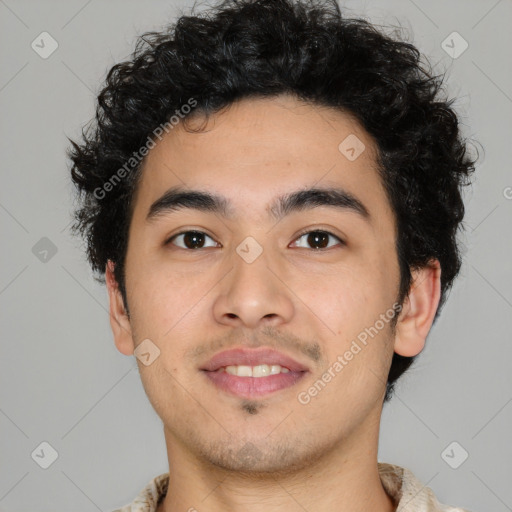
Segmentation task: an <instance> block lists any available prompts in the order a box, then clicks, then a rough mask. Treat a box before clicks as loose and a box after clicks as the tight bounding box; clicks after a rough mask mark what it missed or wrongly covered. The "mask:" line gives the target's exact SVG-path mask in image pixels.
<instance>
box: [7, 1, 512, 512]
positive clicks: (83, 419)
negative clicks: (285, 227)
mask: <svg viewBox="0 0 512 512" xmlns="http://www.w3.org/2000/svg"><path fill="white" fill-rule="evenodd" d="M343 4H344V5H346V7H347V16H359V15H360V16H363V17H367V18H368V19H370V20H371V21H373V22H375V23H378V24H384V25H397V24H398V23H400V24H401V25H403V26H404V27H405V28H406V30H408V31H409V33H410V38H411V41H412V42H414V43H415V44H417V45H418V47H419V48H420V50H422V51H423V52H425V53H426V54H427V55H429V57H430V59H431V61H432V62H433V63H434V64H435V63H439V66H443V67H444V68H446V69H448V78H449V82H448V92H449V93H450V95H455V96H457V97H458V100H457V102H456V104H455V107H456V109H457V110H458V112H459V113H460V115H461V121H462V124H463V130H464V133H465V135H466V136H469V137H472V138H475V139H476V140H478V141H479V142H480V143H481V144H482V145H483V146H484V148H485V154H484V153H482V151H480V152H481V157H480V162H479V167H478V171H477V181H476V183H475V185H474V187H473V188H472V189H471V191H470V192H469V193H468V194H467V205H468V207H467V222H466V226H467V230H466V234H465V236H464V244H465V247H466V259H465V263H464V266H463V268H462V272H461V275H460V277H459V279H458V282H457V284H456V285H455V287H454V289H453V292H452V294H451V296H450V298H449V300H448V303H447V305H446V307H445V309H444V311H443V314H442V316H441V318H440V319H439V321H438V323H437V324H436V325H435V326H434V328H433V330H432V332H431V335H430V337H429V339H428V344H427V347H426V349H425V350H424V352H423V353H422V355H421V356H420V358H419V359H418V361H417V363H416V365H415V366H414V368H413V369H412V370H411V371H410V372H409V373H408V374H407V375H406V376H405V377H403V379H402V380H401V382H400V384H399V385H398V387H397V393H396V395H395V398H394V399H393V401H392V402H391V403H390V404H388V405H387V406H386V407H385V409H384V414H383V421H382V432H381V443H380V453H379V460H382V461H386V462H391V463H395V464H399V465H403V466H406V467H408V468H410V469H411V470H412V471H413V472H414V473H415V474H416V476H417V477H418V478H419V479H420V480H421V481H422V482H423V483H425V484H428V485H429V486H430V487H432V488H433V489H434V491H435V492H436V494H437V495H438V498H439V499H440V501H442V502H446V503H451V504H454V505H459V506H463V507H466V508H469V509H471V510H474V511H482V512H483V511H484V510H485V511H490V510H492V511H494V512H502V511H506V510H512V486H511V485H510V484H511V481H512V462H511V461H512V442H511V436H510V432H511V431H512V429H511V424H512V380H511V370H510V367H511V360H512V344H511V341H512V340H511V334H510V333H511V327H512V266H511V263H510V262H511V261H512V257H511V256H512V242H511V233H512V231H511V220H512V199H510V197H511V196H512V189H510V188H507V187H512V174H511V172H510V160H511V151H510V147H511V144H510V141H509V137H510V128H511V125H510V121H511V118H512V116H511V114H512V83H511V67H510V56H511V48H512V31H511V30H510V25H511V22H512V1H511V0H500V1H496V0H481V1H475V0H473V1H468V0H458V1H453V0H452V1H451V2H445V1H442V0H436V1H430V2H421V3H420V1H419V0H415V1H412V0H393V1H390V0H388V1H386V2H382V1H380V2H379V1H377V0H372V1H366V2H363V1H362V0H357V1H356V0H354V1H348V2H343ZM191 5H192V2H191V1H188V2H183V3H179V2H176V0H172V1H155V0H153V1H151V2H136V1H126V0H125V1H120V0H118V1H100V0H89V1H86V0H72V1H69V0H68V1H64V0H62V1H48V0H46V1H37V2H36V1H28V0H0V39H1V46H0V54H1V70H2V71H1V75H0V112H1V121H0V130H1V133H0V152H1V173H2V175H1V188H0V222H1V237H2V249H3V251H2V254H3V256H2V264H1V266H0V312H1V327H2V337H1V343H2V347H1V359H0V365H1V366H0V378H1V386H0V406H1V407H0V429H1V430H0V432H1V436H0V450H1V452H0V453H1V459H0V460H1V467H0V510H2V511H28V510H30V511H43V510H44V511H50V510H51V511H69V510H75V511H83V512H86V511H91V512H92V511H95V510H104V511H109V510H112V509H113V508H115V507H117V506H120V505H122V504H125V503H128V502H130V501H131V500H132V499H133V498H134V497H135V495H136V494H137V493H138V492H139V491H140V490H141V489H142V488H143V487H144V486H145V485H146V484H147V482H148V481H149V480H151V479H152V478H153V477H155V476H156V475H158V474H160V473H163V472H165V471H167V468H168V466H167V456H166V451H165V443H164V437H163V432H162V428H161V424H160V420H159V418H158V417H157V416H156V414H155V413H154V412H153V409H152V408H151V406H150V404H149V402H148V401H147V398H146V396H145V394H144V391H143V388H142V385H141V383H140V378H139V375H138V372H137V370H136V364H135V360H134V359H133V358H131V357H125V356H123V355H121V354H120V353H119V352H117V350H116V348H115V346H114V344H113V341H112V337H111V332H110V327H109V321H108V314H107V307H108V303H107V294H106V290H105V288H104V287H102V286H100V285H99V284H97V283H96V282H94V281H93V279H92V275H91V271H90V270H89V267H88V265H87V263H86V260H85V256H84V254H83V252H82V249H81V243H80V241H79V240H76V239H72V238H71V236H70V234H69V231H68V224H69V222H70V219H71V217H70V212H71V210H72V207H73V204H72V203H73V195H72V187H71V184H70V178H69V171H68V168H69V163H68V162H67V161H66V158H65V154H64V152H65V149H66V148H67V140H66V136H70V137H71V138H76V137H78V135H79V133H80V127H81V126H82V125H83V124H84V123H86V122H87V121H88V120H89V119H91V117H92V116H93V113H94V110H93V109H94V99H95V95H96V93H97V92H98V90H99V87H100V83H101V81H102V80H103V79H104V77H105V75H106V72H107V71H108V69H109V68H110V67H111V66H112V65H113V64H114V63H115V62H117V61H119V60H124V59H126V58H127V57H128V56H129V53H130V52H131V50H132V47H133V44H134V42H135V37H136V34H139V33H142V32H143V31H146V30H150V29H161V28H163V26H164V25H165V24H166V23H167V22H168V21H170V20H171V19H172V18H173V17H174V16H175V15H176V13H177V12H178V6H179V7H180V8H181V7H186V6H191ZM43 31H47V32H49V33H50V34H51V36H52V37H53V38H54V39H55V40H56V41H57V42H58V45H59V46H58V49H57V50H56V51H55V52H54V53H53V54H52V55H51V56H50V57H49V58H47V59H42V58H41V57H40V56H39V55H38V54H37V53H36V52H35V51H34V50H33V49H32V48H31V43H32V41H34V40H36V42H37V39H36V38H37V37H38V35H39V34H40V33H41V32H43ZM453 31H457V32H458V33H460V34H461V36H462V37H463V38H464V39H465V40H466V41H467V42H468V44H469V47H468V49H467V50H466V51H465V52H464V53H463V54H462V55H460V56H459V57H458V58H456V59H452V57H450V56H449V55H448V54H447V53H446V52H445V51H444V50H443V48H442V47H441V43H442V42H443V41H444V40H445V39H446V38H447V36H448V35H450V34H451V33H452V32H453ZM454 44H457V45H458V44H459V43H454ZM45 47H46V48H48V47H49V46H48V45H47V44H45ZM507 191H508V192H507ZM507 196H508V199H507ZM43 237H46V238H48V239H49V240H50V241H51V243H52V244H54V246H55V249H56V250H57V252H56V253H55V254H52V252H51V247H50V248H49V244H48V241H47V240H43V241H40V240H41V239H42V238H43ZM38 243H39V245H36V244H38ZM34 246H35V249H34ZM44 250H49V252H48V253H44ZM45 259H46V261H45ZM41 260H43V261H41ZM43 441H46V442H48V443H49V444H50V445H51V446H52V447H53V448H54V449H55V450H56V451H57V452H58V455H59V456H58V458H57V460H56V461H55V462H54V463H53V464H52V465H51V466H50V467H49V468H48V469H42V468H41V467H40V466H39V465H38V464H36V462H35V460H34V459H37V458H36V457H35V456H34V459H33V458H32V457H31V454H32V453H33V452H34V450H35V449H36V448H38V447H39V445H40V443H41V442H43ZM453 441H456V442H457V443H459V445H460V446H459V445H457V446H455V449H454V450H453V452H452V451H451V449H449V450H448V453H449V455H450V456H451V457H450V462H451V463H452V465H453V464H455V463H457V462H460V460H461V458H462V455H463V453H464V452H463V451H462V450H465V451H467V452H468V454H469V457H468V458H467V460H466V461H465V462H464V463H463V464H461V465H460V466H459V467H458V468H457V469H452V468H451V467H450V466H449V465H448V464H447V463H446V462H445V460H444V459H443V457H442V455H441V454H442V453H443V452H444V450H445V448H446V447H447V446H448V445H450V443H452V442H453ZM48 453H49V451H48V450H47V451H46V454H45V457H46V456H48ZM41 458H42V457H41ZM445 459H446V456H445ZM204 508H205V509H206V504H205V507H204ZM311 512H312V511H311Z"/></svg>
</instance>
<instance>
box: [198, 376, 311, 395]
mask: <svg viewBox="0 0 512 512" xmlns="http://www.w3.org/2000/svg"><path fill="white" fill-rule="evenodd" d="M204 373H205V374H206V376H207V377H208V379H210V381H211V382H213V384H215V386H217V387H218V388H220V389H222V390H223V391H226V392H227V393H230V394H232V395H236V396H239V397H243V398H254V397H260V396H264V395H268V394H269V393H273V392H275V391H280V390H282V389H285V388H289V387H291V386H293V385H294V384H296V383H297V382H298V381H299V380H301V379H302V378H303V377H304V375H305V374H306V373H307V372H288V373H278V374H277V375H269V376H268V377H237V376H236V375H231V374H230V373H227V372H209V371H204Z"/></svg>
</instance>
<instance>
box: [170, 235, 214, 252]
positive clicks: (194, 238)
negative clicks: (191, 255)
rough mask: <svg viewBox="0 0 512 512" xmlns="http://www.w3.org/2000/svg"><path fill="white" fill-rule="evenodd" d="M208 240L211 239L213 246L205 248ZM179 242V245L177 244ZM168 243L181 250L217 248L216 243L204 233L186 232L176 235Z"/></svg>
mask: <svg viewBox="0 0 512 512" xmlns="http://www.w3.org/2000/svg"><path fill="white" fill-rule="evenodd" d="M206 239H210V240H212V242H213V245H210V246H205V245H204V244H205V241H206ZM178 241H179V243H177V242H178ZM168 243H172V244H174V245H176V246H178V247H180V248H181V249H203V248H204V247H216V242H215V241H214V240H213V239H212V238H211V237H209V236H208V235H207V234H206V233H203V232H202V231H184V232H183V233H178V234H177V235H174V236H173V237H172V238H171V239H170V240H169V241H168Z"/></svg>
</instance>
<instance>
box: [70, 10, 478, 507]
mask: <svg viewBox="0 0 512 512" xmlns="http://www.w3.org/2000/svg"><path fill="white" fill-rule="evenodd" d="M441 86H442V83H441V80H439V79H438V78H437V77H433V76H432V74H431V73H429V72H428V71H427V70H426V68H425V66H423V65H422V64H421V60H420V55H419V52H418V51H417V50H416V49H415V48H414V47H413V46H412V45H410V44H408V43H405V42H402V41H396V40H393V39H391V38H390V37H389V36H386V35H383V34H382V33H379V32H378V31H377V30H376V29H375V28H374V27H372V25H370V24H369V23H367V22H365V21H363V20H354V19H351V20H349V19H345V18H344V17H342V14H341V12H340V10H339V8H338V6H337V4H336V3H335V2H328V1H325V2H320V1H319V2H307V3H306V2H292V1H291V0H255V1H250V0H243V1H225V2H223V3H222V4H219V5H218V6H217V7H214V8H211V9H209V10H208V11H206V12H205V13H203V15H201V16H182V17H181V18H180V19H179V20H178V21H177V24H176V25H175V26H173V27H171V28H170V29H169V30H168V31H166V32H163V33H151V34H147V35H146V36H145V37H144V39H141V42H140V43H139V45H138V47H137V49H136V51H135V53H134V55H133V58H132V60H131V61H128V62H124V63H120V64H117V65H116V66H114V67H113V69H112V70H111V71H110V73H109V75H108V78H107V83H106V85H105V87H104V89H103V90H102V92H101V93H100V95H99V98H98V103H99V106H98V110H97V118H96V126H95V128H94V129H93V130H92V131H91V132H89V133H88V134H85V135H84V139H85V140H84V142H83V143H81V144H77V143H73V148H72V150H71V151H70V157H71V159H72V161H73V167H72V176H73V180H74V182H75V184H76V185H77V187H78V190H79V191H80V192H81V195H80V200H81V202H80V206H79V208H78V209H77V213H76V219H77V222H76V224H75V230H76V231H78V232H80V233H82V234H83V235H84V236H85V237H86V240H87V242H88V256H89V260H90V262H91V264H92V267H93V269H94V270H96V271H97V272H99V273H100V274H102V273H105V277H106V285H107V289H108V293H109V298H110V313H111V326H112V331H113V334H114V340H115V344H116V347H117V348H118V350H119V351H120V352H121V353H123V354H125V355H134V354H135V355H136V356H137V361H138V366H139V370H140V375H141V379H142V383H143V385H144V389H145V391H146V394H147V396H148V398H149V400H150V402H151V404H152V405H153V407H154V409H155V411H156V412H157V414H158V415H159V417H160V418H161V419H162V422H163V425H164V433H165V439H166V445H167V454H168V459H169V472H168V473H166V474H164V475H160V476H158V477H157V478H155V479H154V480H152V481H151V482H150V484H149V485H148V486H147V488H146V489H144V490H143V491H142V492H141V493H140V495H139V496H138V497H137V498H136V499H135V500H134V502H133V503H132V504H131V505H126V506H125V507H123V508H122V509H120V510H121V511H126V512H127V511H132V512H133V511H158V512H162V511H165V512H177V511H187V510H188V511H194V510H199V511H202V510H208V511H209V512H217V511H227V510H230V511H242V510H243V511H245V512H247V511H249V512H252V511H256V510H258V511H259V510H265V511H267V512H272V511H277V510H279V511H295V510H297V511H298V510H309V511H315V512H323V511H333V510H340V511H344V512H348V511H353V512H355V511H368V510H372V511H379V512H389V511H394V510H404V511H405V510H407V511H409V510H410V511H429V512H430V511H460V510H462V509H460V508H454V507H449V506H444V505H441V504H440V503H439V502H438V501H437V499H436V498H435V496H434V494H433V492H432V491H431V490H430V489H429V488H427V487H424V486H423V485H422V484H421V483H420V482H419V481H418V480H417V479H416V478H415V477H414V475H413V474H412V473H411V472H410V471H408V470H407V469H403V468H399V467H398V466H393V465H391V464H384V463H378V462H377V451H378V434H379V425H380V418H381V413H382V406H383V403H384V402H385V401H387V400H389V399H390V398H391V396H392V392H393V385H394V383H395V382H396V379H397V378H398V377H399V376H400V375H401V374H402V373H403V372H404V371H405V370H406V369H407V368H408V367H409V366H410V364H411V363H412V361H413V359H414V357H415V356H416V355H418V354H419V353H420V352H421V350H422V349H423V347H424V345H425V340H426V338H427V335H428V332H429V330H430V328H431V326H432V324H433V322H434V320H435V319H436V317H437V315H438V314H439V311H440V307H441V306H442V304H443V302H444V300H445V298H446V293H447V291H448V290H449V288H450V286H451V284H452V282H453V280H454V278H455V277H456V275H457V273H458V271H459V267H460V256H459V250H458V247H457V242H456V233H457V229H458V227H459V224H460V222H461V220H462V218H463V214H464V207H463V203H462V199H461V191H462V188H463V186H464V185H466V184H467V183H469V176H470V174H471V172H472V171H473V170H474V163H475V162H474V161H473V160H471V159H470V158H469V157H468V156H467V154H466V152H465V148H466V145H465V141H463V140H462V138H461V135H460V133H459V131H458V124H457V116H456V115H455V113H454V111H453V110H452V109H451V108H450V105H451V102H450V101H448V100H446V99H444V98H441V97H440V89H441Z"/></svg>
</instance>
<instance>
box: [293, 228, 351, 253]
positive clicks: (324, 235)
mask: <svg viewBox="0 0 512 512" xmlns="http://www.w3.org/2000/svg"><path fill="white" fill-rule="evenodd" d="M330 237H331V238H334V239H335V240H337V241H338V242H339V243H341V244H343V241H342V240H341V239H340V238H338V237H337V236H336V235H333V234H332V233H329V232H328V231H320V230H316V231H308V232H306V233H303V234H302V235H301V236H300V237H299V238H297V240H299V241H300V240H301V239H305V243H306V244H308V246H309V247H312V248H313V249H317V250H319V249H328V248H330V247H333V245H332V244H331V245H329V243H330V240H329V238H330ZM334 245H337V244H336V243H335V244H334ZM308 246H304V245H295V247H305V248H306V249H307V248H309V247H308Z"/></svg>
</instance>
